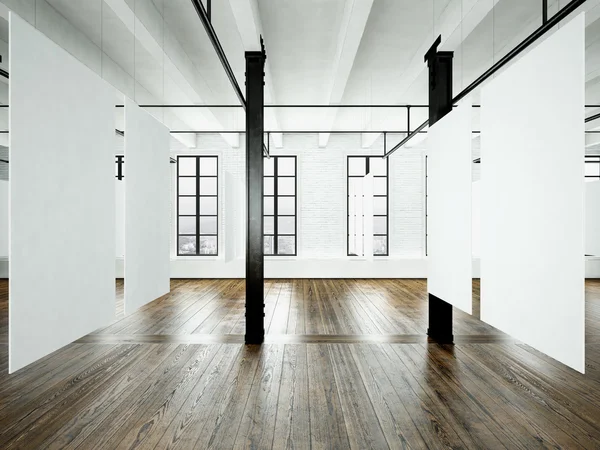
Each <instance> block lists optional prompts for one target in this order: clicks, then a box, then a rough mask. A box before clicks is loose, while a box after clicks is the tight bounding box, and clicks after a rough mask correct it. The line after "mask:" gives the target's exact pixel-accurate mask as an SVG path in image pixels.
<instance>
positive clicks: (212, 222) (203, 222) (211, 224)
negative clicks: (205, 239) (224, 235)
mask: <svg viewBox="0 0 600 450" xmlns="http://www.w3.org/2000/svg"><path fill="white" fill-rule="evenodd" d="M200 234H217V218H216V217H200ZM201 242H202V241H201Z"/></svg>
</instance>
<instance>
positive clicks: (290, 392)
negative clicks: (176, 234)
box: [0, 280, 600, 450]
mask: <svg viewBox="0 0 600 450" xmlns="http://www.w3.org/2000/svg"><path fill="white" fill-rule="evenodd" d="M118 289H119V292H120V295H121V296H122V284H119V286H118ZM265 292H266V294H267V299H266V305H267V315H266V324H267V333H268V336H267V340H266V343H265V344H264V345H262V346H261V347H258V346H245V345H243V344H242V338H243V332H244V330H243V326H244V323H243V317H244V316H243V313H244V308H243V304H244V298H243V296H244V284H243V281H240V280H173V282H172V292H171V294H169V295H168V296H165V297H163V298H162V299H160V300H158V301H156V302H153V303H152V304H150V305H148V306H147V307H145V308H143V309H142V310H140V311H138V312H136V313H134V314H132V315H130V316H128V317H120V318H118V319H117V320H116V321H115V322H114V323H113V324H112V325H110V326H108V327H106V328H104V329H102V330H99V331H98V332H96V333H94V334H92V335H88V336H86V337H85V338H83V339H81V340H80V341H78V343H74V344H71V345H69V346H67V347H65V348H64V349H61V350H59V351H57V352H55V353H54V354H52V355H50V356H48V357H46V358H44V359H42V360H41V361H39V362H37V363H35V364H33V365H31V366H29V367H27V368H25V369H24V370H22V371H19V372H18V373H16V374H13V375H10V376H9V375H7V373H6V371H7V351H8V347H7V345H5V344H3V345H0V366H1V367H0V370H1V374H0V448H2V449H9V448H24V449H38V448H56V449H65V448H79V449H111V450H112V449H120V448H143V449H152V448H156V449H165V448H180V449H205V448H215V449H230V448H257V449H262V448H274V449H281V448H295V449H303V448H307V449H308V448H340V449H345V448H357V449H364V448H376V449H380V448H422V449H425V448H485V449H497V448H507V449H513V448H521V449H529V448H565V449H578V448H583V449H593V448H600V339H599V337H600V281H589V282H587V283H586V292H587V311H586V313H587V321H586V323H587V334H588V336H587V339H588V344H587V345H586V352H587V364H586V371H587V373H586V375H581V374H578V373H576V372H574V371H573V370H570V369H568V368H566V367H565V366H563V365H562V364H559V363H557V362H556V361H553V360H552V359H550V358H548V357H546V356H544V355H542V354H540V353H539V352H536V351H535V350H533V349H531V348H529V347H528V346H526V345H523V344H521V343H519V342H517V341H514V340H512V339H511V338H509V337H507V336H505V335H503V334H502V333H500V332H499V331H497V330H494V329H493V328H491V327H490V326H488V325H486V324H484V323H482V322H480V321H479V320H478V319H477V318H476V317H470V316H467V315H466V314H462V313H456V314H455V333H456V336H457V342H456V344H455V345H454V346H440V345H438V344H435V343H429V342H428V341H427V339H426V338H425V337H424V336H423V332H424V329H425V328H426V307H427V303H426V285H425V282H424V281H423V280H277V281H275V280H269V281H268V282H267V283H266V290H265ZM474 292H475V294H476V295H475V297H476V298H475V306H476V308H475V310H476V311H478V284H477V283H474ZM7 293H8V284H7V282H5V281H3V282H0V332H1V333H2V337H3V339H5V336H6V333H7V321H8V314H7V311H8V306H7ZM119 303H120V308H121V310H122V299H121V302H119ZM4 342H5V341H4Z"/></svg>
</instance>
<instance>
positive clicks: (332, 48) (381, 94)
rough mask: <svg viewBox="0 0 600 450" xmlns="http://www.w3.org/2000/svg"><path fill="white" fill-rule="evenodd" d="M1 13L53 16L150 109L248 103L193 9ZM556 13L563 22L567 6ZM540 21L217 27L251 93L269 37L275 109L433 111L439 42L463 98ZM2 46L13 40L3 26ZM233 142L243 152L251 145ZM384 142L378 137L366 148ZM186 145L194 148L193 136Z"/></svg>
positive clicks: (225, 117)
mask: <svg viewBox="0 0 600 450" xmlns="http://www.w3.org/2000/svg"><path fill="white" fill-rule="evenodd" d="M0 2H1V3H3V4H4V5H6V6H7V7H8V8H11V9H14V10H15V11H16V12H18V13H19V14H21V15H23V16H24V18H25V19H27V20H30V21H31V22H32V23H33V22H34V20H37V21H38V22H39V21H40V20H41V19H40V18H41V17H42V16H43V14H42V12H44V11H46V12H47V11H50V9H51V10H53V11H54V13H55V14H56V15H57V16H60V17H61V18H62V19H61V20H63V21H64V23H65V24H68V25H69V26H71V27H73V30H74V31H73V32H71V33H70V36H76V35H77V36H84V37H85V39H87V40H88V41H89V42H88V43H86V44H85V45H83V44H79V47H80V48H76V49H75V48H74V49H72V50H71V49H68V50H69V51H72V53H73V54H74V55H75V56H79V54H83V52H84V51H89V52H91V51H92V50H93V49H94V48H95V49H96V50H95V51H97V52H99V54H102V56H101V60H100V64H99V69H98V71H99V72H101V73H102V75H103V76H104V77H105V79H107V80H108V81H110V82H111V83H113V84H114V85H115V86H116V87H117V88H118V89H120V90H121V91H122V92H123V93H124V94H125V95H128V96H131V97H135V99H136V100H137V101H138V102H144V103H145V102H153V103H167V104H168V103H190V104H191V103H211V104H212V103H225V104H237V103H238V101H237V98H236V96H235V94H234V92H233V89H232V88H231V86H230V84H229V81H228V79H227V78H226V76H225V74H224V71H223V69H222V67H221V65H220V62H219V60H218V58H217V57H216V54H215V51H214V49H213V47H212V45H211V43H210V41H209V39H208V37H207V35H206V32H205V31H204V29H203V27H202V24H201V22H200V20H199V19H198V17H197V15H196V13H195V10H194V8H193V6H192V4H191V1H190V0H77V1H72V0H38V1H37V11H36V9H35V5H36V3H35V2H34V0H0ZM549 3H550V14H553V13H554V12H555V11H556V10H557V8H558V7H559V6H564V5H565V4H566V3H567V1H566V0H550V2H549ZM540 9H541V1H539V0H302V1H298V0H220V1H217V0H213V5H212V23H213V26H214V28H215V30H216V31H217V34H218V36H219V38H220V40H221V44H222V46H223V48H224V50H225V53H226V54H227V56H228V59H229V61H230V63H231V66H232V68H233V71H234V73H235V76H236V78H237V81H238V84H239V85H240V87H241V88H242V91H244V65H245V62H244V51H245V50H257V49H258V48H256V47H257V45H258V35H259V34H261V33H262V34H263V36H264V39H265V45H266V49H267V67H266V71H267V89H266V90H267V94H266V96H267V102H275V103H279V104H286V103H288V104H289V103H318V104H323V103H330V104H339V103H386V104H402V103H427V96H426V93H427V77H426V72H425V64H424V63H423V54H424V51H425V50H427V48H428V47H429V46H430V45H431V43H432V42H433V40H434V38H435V37H437V35H438V34H441V35H442V39H443V42H442V46H441V48H442V50H452V51H454V52H455V83H454V89H455V92H458V91H459V90H460V89H462V88H463V87H465V86H466V85H467V84H468V83H470V82H471V81H472V80H473V79H475V78H476V77H477V76H478V75H479V74H481V73H482V72H483V71H485V69H487V68H488V67H489V66H490V65H491V64H492V63H493V62H494V61H497V60H498V59H499V58H500V57H502V56H503V55H504V54H506V52H508V51H509V50H510V49H511V48H513V47H514V46H515V45H516V44H517V43H518V42H520V41H521V40H522V39H523V38H524V37H525V36H526V35H528V34H529V33H530V32H531V31H533V30H534V29H535V28H536V27H538V26H539V25H540V23H541V11H540ZM582 9H583V10H586V11H587V12H588V29H587V33H586V37H587V48H586V62H587V68H586V70H587V74H588V76H587V80H586V81H587V82H586V97H587V100H586V101H587V102H588V103H600V20H598V19H599V17H600V0H588V1H587V2H586V3H585V4H584V6H583V7H582ZM242 11H243V12H242ZM54 13H53V14H54ZM36 14H37V18H36ZM51 25H52V24H49V25H47V26H46V30H42V31H45V32H48V33H55V34H56V35H57V36H58V37H57V38H54V37H52V38H53V39H55V40H57V42H59V43H62V44H64V43H65V42H68V39H67V38H68V37H69V36H67V34H69V33H67V32H66V31H64V30H57V29H56V28H57V26H56V24H53V25H52V26H51ZM65 26H66V25H65ZM38 28H42V27H41V26H40V24H39V23H38ZM0 39H1V40H3V41H6V40H7V39H8V37H7V29H6V24H5V22H3V21H1V20H0ZM89 49H92V50H89ZM86 63H87V64H88V65H91V66H93V65H94V64H93V62H92V63H89V62H86ZM93 68H94V67H93ZM598 111H600V109H599V110H598ZM592 112H593V111H591V110H590V111H588V113H592ZM157 115H158V116H159V117H160V118H162V119H164V120H165V122H167V125H168V126H170V127H172V128H180V129H206V130H208V129H210V130H213V129H214V130H231V129H243V127H244V115H243V111H242V110H241V109H239V108H237V109H236V108H231V109H227V108H214V109H212V110H208V109H206V110H174V109H173V110H171V111H168V110H165V111H160V113H158V112H157ZM424 117H425V111H414V112H413V117H412V119H413V120H412V122H411V126H412V127H414V126H416V125H418V123H419V122H420V121H422V119H423V118H424ZM267 122H268V128H270V129H272V130H276V129H278V128H279V129H283V130H294V129H296V130H298V129H314V130H319V131H323V135H324V136H323V137H324V139H323V142H324V143H326V142H327V134H326V132H327V131H329V130H335V129H337V130H341V129H355V130H365V131H366V130H381V129H387V130H399V129H404V128H406V114H405V112H404V110H392V109H385V110H377V109H367V108H362V109H347V108H345V109H341V108H340V109H338V108H332V109H330V110H325V109H295V110H292V109H278V110H272V111H269V116H268V117H267ZM598 126H600V124H598ZM590 127H592V125H590ZM224 138H226V139H228V140H229V142H230V144H231V145H235V144H236V140H239V136H236V135H231V136H228V137H225V135H224ZM375 139H377V136H376V135H375V134H372V136H369V137H366V138H365V139H364V140H363V142H364V143H366V145H369V143H370V142H373V141H375ZM180 140H181V142H182V143H183V144H184V145H187V146H188V147H190V146H194V141H195V138H194V137H193V136H185V135H184V136H182V137H181V138H180ZM320 140H321V139H320Z"/></svg>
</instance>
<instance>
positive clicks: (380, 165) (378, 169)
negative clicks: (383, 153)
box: [369, 156, 387, 176]
mask: <svg viewBox="0 0 600 450" xmlns="http://www.w3.org/2000/svg"><path fill="white" fill-rule="evenodd" d="M369 169H370V170H371V173H372V174H373V175H383V176H385V175H387V160H385V159H383V158H380V157H379V156H378V157H376V158H370V159H369Z"/></svg>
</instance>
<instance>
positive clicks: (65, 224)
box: [9, 14, 115, 373]
mask: <svg viewBox="0 0 600 450" xmlns="http://www.w3.org/2000/svg"><path fill="white" fill-rule="evenodd" d="M10 36H11V39H10V47H11V52H10V69H11V83H10V105H11V107H10V157H9V159H10V166H9V170H10V173H9V179H10V199H9V211H10V213H9V214H10V225H9V239H10V249H9V256H10V268H9V270H10V285H9V292H10V296H9V372H10V373H12V372H14V371H15V370H18V369H20V368H22V367H24V366H26V365H28V364H30V363H32V362H33V361H35V360H37V359H39V358H41V357H43V356H45V355H47V354H49V353H51V352H53V351H55V350H57V349H59V348H60V347H62V346H64V345H67V344H69V343H70V342H72V341H74V340H76V339H78V338H79V337H81V336H84V335H86V334H88V333H90V332H92V331H94V330H95V329H97V328H99V327H101V326H105V325H108V323H110V321H111V320H112V319H113V318H114V317H115V281H114V279H115V191H114V153H113V149H114V147H115V132H114V129H115V125H114V103H113V101H114V96H115V91H114V88H113V87H111V86H109V85H108V84H107V83H105V82H104V81H102V79H101V78H99V77H98V76H97V75H96V74H94V73H93V72H92V71H90V70H89V69H88V68H86V67H85V66H83V65H82V64H81V63H80V62H78V61H77V60H75V59H74V58H73V57H72V56H70V55H69V54H67V53H66V52H65V51H64V50H63V49H61V48H60V47H58V46H57V45H55V44H54V43H53V42H51V41H49V40H48V39H47V38H46V37H45V36H43V35H42V34H41V33H39V32H38V31H37V30H35V29H34V28H33V27H31V26H30V25H29V24H27V23H26V22H25V21H23V20H22V19H21V18H19V17H18V16H16V15H15V14H11V16H10ZM32 280H34V282H32Z"/></svg>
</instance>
